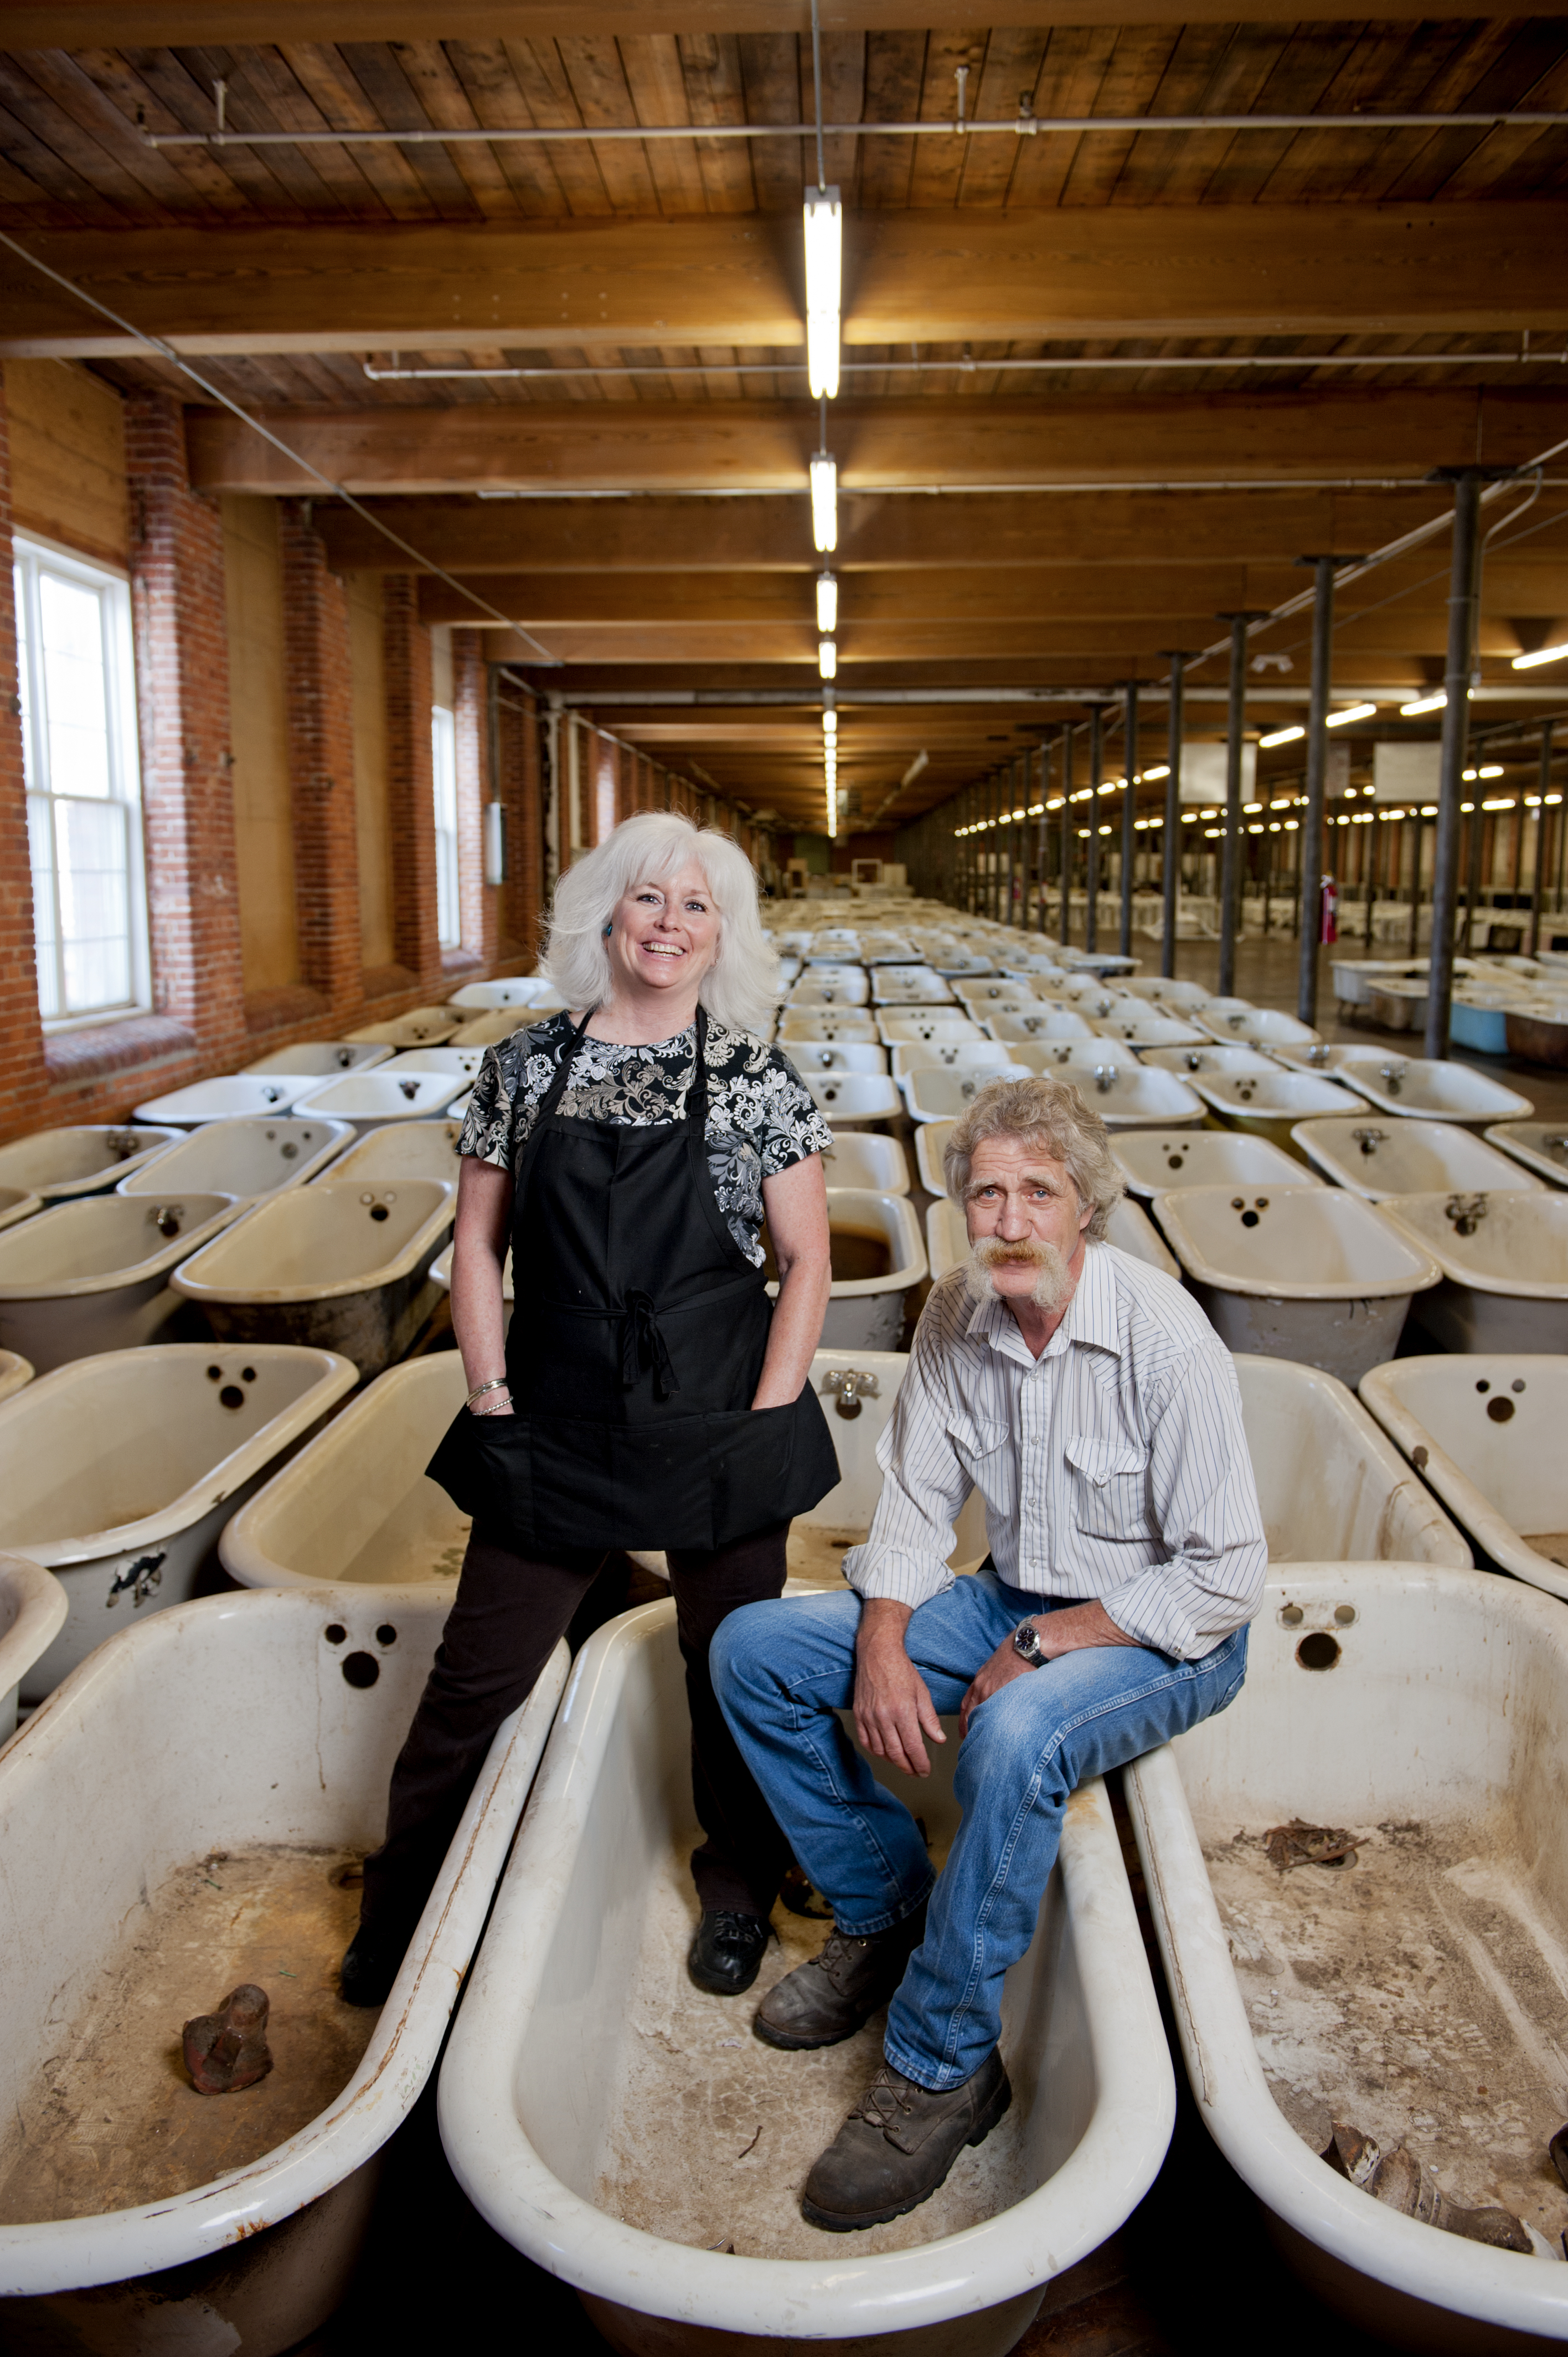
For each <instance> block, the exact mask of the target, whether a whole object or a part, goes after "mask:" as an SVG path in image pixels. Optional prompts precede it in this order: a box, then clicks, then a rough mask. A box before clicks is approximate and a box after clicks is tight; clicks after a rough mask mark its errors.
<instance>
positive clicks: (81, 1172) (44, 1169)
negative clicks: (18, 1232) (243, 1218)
mask: <svg viewBox="0 0 1568 2357" xmlns="http://www.w3.org/2000/svg"><path fill="white" fill-rule="evenodd" d="M181 1135H182V1133H181V1132H180V1131H179V1130H177V1129H174V1128H166V1127H164V1126H162V1125H146V1126H143V1127H141V1128H137V1127H134V1126H132V1125H125V1124H122V1125H114V1124H113V1123H111V1124H98V1123H88V1124H84V1125H80V1126H73V1127H70V1128H67V1129H38V1130H35V1131H34V1132H33V1134H32V1135H31V1136H30V1137H17V1138H14V1139H13V1140H12V1142H11V1144H10V1145H9V1146H0V1187H17V1188H20V1189H23V1190H24V1191H25V1192H26V1193H27V1194H32V1195H41V1196H42V1197H43V1198H44V1200H45V1201H46V1202H61V1201H65V1200H68V1199H69V1198H70V1197H71V1196H73V1195H98V1194H103V1193H105V1192H107V1190H108V1189H110V1188H112V1187H116V1186H118V1184H119V1182H120V1180H121V1179H127V1178H129V1177H130V1175H131V1173H132V1172H133V1171H134V1170H139V1169H140V1168H142V1167H143V1165H144V1164H145V1162H146V1161H147V1159H148V1157H150V1156H152V1155H154V1154H159V1153H161V1152H162V1150H163V1148H164V1147H165V1146H173V1145H175V1144H176V1143H177V1140H178V1139H179V1137H180V1136H181Z"/></svg>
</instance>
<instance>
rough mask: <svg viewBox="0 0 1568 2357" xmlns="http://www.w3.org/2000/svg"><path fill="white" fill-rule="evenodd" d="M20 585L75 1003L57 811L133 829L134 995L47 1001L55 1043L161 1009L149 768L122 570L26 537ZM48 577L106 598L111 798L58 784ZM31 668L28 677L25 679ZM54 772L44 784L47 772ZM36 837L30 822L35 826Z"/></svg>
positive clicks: (26, 740)
mask: <svg viewBox="0 0 1568 2357" xmlns="http://www.w3.org/2000/svg"><path fill="white" fill-rule="evenodd" d="M12 559H13V566H14V572H13V579H14V581H15V583H16V597H17V613H16V654H17V674H18V676H17V685H18V687H19V688H20V690H21V693H22V702H23V707H24V712H25V715H26V718H25V720H24V726H23V775H24V780H25V791H26V796H27V810H28V816H29V822H30V819H31V812H32V806H33V804H34V802H43V803H45V804H46V805H47V806H48V813H49V833H50V851H51V859H52V865H51V867H50V876H51V878H52V879H54V881H53V889H54V893H55V901H54V912H53V913H54V942H55V947H54V958H55V977H54V978H55V986H56V991H57V995H58V996H59V1000H60V1001H61V1002H62V1003H63V1000H64V996H65V964H64V952H63V948H62V933H61V925H60V908H59V881H58V879H59V834H58V832H57V830H56V827H55V821H54V813H55V811H56V809H57V808H58V807H59V805H60V804H61V803H68V802H93V803H102V802H109V803H113V804H114V805H115V806H117V807H118V808H119V810H120V811H121V812H122V813H123V820H124V829H125V849H126V857H125V930H126V935H127V944H126V945H127V952H128V957H127V963H128V968H129V982H130V994H129V996H127V997H125V998H119V999H114V1000H113V1001H112V1002H108V1003H106V1004H104V1005H103V1006H95V1007H90V1008H85V1009H81V1010H80V1011H75V1012H70V1013H60V1014H58V1015H45V1014H44V1013H43V999H42V994H41V992H40V993H39V997H38V1008H39V1021H40V1022H41V1024H42V1026H43V1028H44V1031H45V1033H46V1035H47V1036H48V1037H50V1038H52V1037H54V1036H55V1035H56V1034H57V1033H60V1032H70V1031H81V1030H86V1029H91V1028H96V1027H97V1026H100V1025H102V1024H106V1023H119V1022H124V1021H127V1020H129V1019H130V1018H132V1017H135V1016H138V1015H145V1014H147V1013H149V1012H150V1011H151V1008H152V1005H153V990H152V943H151V938H150V929H149V925H148V912H147V877H146V844H145V834H144V828H143V816H142V813H143V803H142V764H141V744H140V735H139V731H138V728H137V723H136V668H135V642H134V631H133V625H132V612H131V583H130V576H128V574H126V573H125V572H124V571H123V570H122V569H121V568H120V567H119V566H117V565H105V564H103V563H102V562H100V561H98V560H95V559H92V558H90V557H85V556H82V555H81V554H79V553H78V552H77V551H76V550H75V549H72V548H67V547H65V546H63V545H62V544H60V543H59V542H58V541H52V540H49V539H48V538H46V536H45V535H44V534H43V533H35V532H23V531H18V532H16V533H15V535H14V537H13V543H12ZM40 574H53V575H55V576H57V577H59V578H60V579H62V580H65V581H68V582H70V583H72V584H73V585H74V586H77V587H84V588H88V589H91V590H92V591H94V592H95V593H96V594H97V595H98V596H99V597H101V598H102V610H103V686H104V705H105V716H106V732H105V733H106V744H105V750H106V753H107V757H108V771H109V791H108V793H107V794H106V795H78V794H70V793H59V794H57V793H56V792H55V791H54V788H53V784H52V781H51V780H48V774H47V773H48V739H47V734H46V732H45V727H44V726H43V725H41V724H43V723H45V722H46V720H47V714H48V699H47V694H46V692H45V686H44V679H43V632H42V612H41V602H40V594H39V586H38V585H39V577H40ZM24 660H25V662H26V665H27V675H26V676H23V672H22V666H23V662H24ZM40 768H41V769H42V770H44V772H45V777H44V780H43V782H40V781H39V778H38V770H39V769H40ZM29 833H30V824H29ZM28 875H29V885H30V887H31V888H33V889H35V890H36V883H35V882H34V876H35V871H34V870H33V867H32V864H31V858H30V856H29V863H28ZM34 944H35V956H37V954H38V931H37V909H36V908H35V910H34Z"/></svg>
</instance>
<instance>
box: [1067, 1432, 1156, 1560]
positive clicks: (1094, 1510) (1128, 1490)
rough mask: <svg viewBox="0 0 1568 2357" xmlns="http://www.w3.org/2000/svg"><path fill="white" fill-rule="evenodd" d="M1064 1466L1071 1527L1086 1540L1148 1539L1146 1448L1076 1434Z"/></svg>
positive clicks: (1147, 1465) (1068, 1447) (1147, 1462)
mask: <svg viewBox="0 0 1568 2357" xmlns="http://www.w3.org/2000/svg"><path fill="white" fill-rule="evenodd" d="M1067 1460H1068V1463H1069V1466H1070V1467H1071V1468H1072V1517H1073V1521H1074V1522H1075V1523H1077V1525H1078V1527H1079V1530H1080V1531H1082V1532H1083V1534H1084V1535H1085V1536H1086V1537H1087V1538H1092V1539H1133V1540H1144V1539H1147V1537H1148V1536H1149V1507H1148V1475H1149V1452H1148V1450H1147V1449H1146V1448H1129V1447H1128V1446H1127V1444H1126V1443H1125V1442H1124V1441H1116V1440H1101V1439H1098V1438H1094V1437H1090V1435H1088V1434H1086V1433H1075V1434H1074V1436H1073V1437H1072V1438H1071V1439H1070V1440H1069V1442H1068V1445H1067Z"/></svg>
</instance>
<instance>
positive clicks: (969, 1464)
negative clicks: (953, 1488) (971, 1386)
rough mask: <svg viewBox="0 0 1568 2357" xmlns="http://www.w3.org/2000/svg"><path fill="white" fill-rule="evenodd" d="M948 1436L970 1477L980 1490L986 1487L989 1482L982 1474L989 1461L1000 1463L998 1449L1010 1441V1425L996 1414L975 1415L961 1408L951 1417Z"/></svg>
mask: <svg viewBox="0 0 1568 2357" xmlns="http://www.w3.org/2000/svg"><path fill="white" fill-rule="evenodd" d="M948 1438H949V1439H950V1441H951V1443H952V1446H953V1453H954V1455H955V1456H956V1457H957V1458H958V1461H959V1463H960V1464H961V1466H962V1467H963V1469H964V1471H965V1472H966V1473H967V1474H968V1475H969V1478H970V1480H972V1482H973V1483H974V1484H975V1486H976V1488H977V1489H986V1488H987V1487H988V1485H987V1483H986V1482H985V1481H983V1480H982V1478H981V1477H982V1475H983V1472H984V1470H985V1469H986V1467H987V1465H988V1464H989V1465H992V1466H994V1464H995V1463H996V1461H997V1458H996V1452H997V1451H998V1449H1000V1448H1004V1446H1005V1444H1006V1440H1007V1426H1005V1425H1004V1424H1003V1423H1002V1422H1000V1421H999V1420H998V1419H997V1418H996V1417H993V1416H986V1415H970V1414H969V1413H968V1411H967V1410H964V1409H959V1410H956V1411H955V1412H954V1413H953V1414H952V1415H950V1416H949V1418H948ZM989 1486H990V1487H994V1484H991V1485H989Z"/></svg>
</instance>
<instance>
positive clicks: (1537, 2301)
mask: <svg viewBox="0 0 1568 2357" xmlns="http://www.w3.org/2000/svg"><path fill="white" fill-rule="evenodd" d="M1282 1569H1283V1570H1285V1571H1286V1572H1288V1577H1287V1578H1283V1579H1275V1578H1274V1577H1273V1573H1272V1572H1271V1574H1270V1577H1269V1578H1268V1581H1267V1583H1266V1584H1265V1587H1264V1591H1263V1593H1264V1603H1263V1605H1262V1607H1261V1608H1260V1613H1259V1618H1260V1619H1262V1614H1263V1612H1265V1611H1267V1610H1268V1609H1269V1604H1270V1602H1271V1600H1278V1599H1283V1598H1284V1596H1285V1595H1286V1593H1287V1591H1288V1593H1289V1594H1290V1596H1291V1597H1292V1598H1300V1597H1302V1596H1303V1595H1305V1594H1306V1593H1308V1592H1309V1590H1311V1589H1314V1588H1316V1590H1317V1591H1318V1592H1321V1593H1323V1594H1325V1595H1327V1596H1329V1597H1332V1596H1334V1595H1335V1594H1339V1595H1346V1594H1348V1591H1349V1590H1350V1588H1351V1587H1353V1586H1357V1585H1359V1587H1361V1588H1362V1589H1363V1590H1364V1589H1365V1587H1366V1586H1367V1584H1368V1581H1369V1579H1372V1580H1375V1581H1376V1582H1377V1583H1378V1584H1379V1585H1380V1586H1383V1587H1387V1585H1388V1584H1389V1582H1390V1580H1391V1577H1392V1578H1394V1579H1397V1580H1399V1581H1400V1582H1401V1584H1402V1587H1403V1589H1404V1590H1405V1591H1406V1592H1409V1591H1410V1590H1411V1589H1412V1588H1413V1589H1416V1590H1417V1591H1418V1592H1423V1593H1424V1594H1425V1595H1427V1596H1433V1595H1441V1594H1443V1593H1444V1591H1446V1592H1448V1593H1450V1594H1455V1593H1465V1594H1469V1595H1471V1596H1474V1597H1476V1598H1477V1599H1479V1598H1481V1597H1483V1596H1484V1597H1485V1598H1486V1599H1487V1602H1488V1603H1490V1604H1492V1605H1493V1606H1495V1607H1497V1608H1498V1609H1501V1610H1502V1611H1504V1612H1505V1613H1510V1614H1518V1615H1519V1616H1520V1617H1521V1618H1523V1619H1526V1620H1533V1621H1534V1622H1535V1623H1536V1625H1537V1627H1538V1629H1539V1631H1540V1633H1541V1635H1542V1636H1543V1637H1546V1638H1548V1639H1549V1640H1552V1641H1555V1643H1556V1645H1557V1647H1558V1648H1559V1649H1560V1650H1561V1649H1563V1647H1564V1646H1568V1623H1564V1621H1563V1618H1562V1615H1561V1613H1560V1611H1559V1609H1558V1607H1557V1604H1556V1602H1555V1600H1554V1599H1551V1598H1547V1597H1545V1596H1543V1595H1541V1594H1539V1593H1537V1592H1535V1591H1533V1590H1531V1589H1530V1588H1528V1587H1504V1585H1503V1584H1502V1583H1501V1582H1500V1581H1498V1579H1497V1578H1496V1577H1495V1576H1494V1575H1493V1574H1491V1573H1489V1572H1478V1571H1462V1570H1459V1569H1456V1568H1455V1569H1450V1568H1448V1567H1447V1566H1444V1565H1439V1564H1422V1563H1405V1562H1391V1563H1348V1564H1337V1563H1314V1564H1306V1563H1302V1564H1291V1565H1289V1566H1282ZM1178 1740H1179V1738H1178ZM1122 1774H1123V1781H1124V1789H1125V1791H1126V1794H1127V1802H1128V1807H1129V1811H1130V1813H1131V1815H1132V1819H1133V1834H1134V1837H1135V1839H1136V1842H1137V1846H1138V1857H1139V1861H1140V1863H1141V1865H1142V1867H1143V1869H1144V1880H1145V1883H1146V1885H1147V1888H1148V1893H1149V1904H1150V1910H1151V1912H1152V1914H1153V1916H1154V1921H1155V1936H1156V1938H1157V1940H1158V1942H1159V1949H1160V1959H1161V1963H1162V1964H1163V1965H1164V1968H1165V1986H1166V1987H1167V1989H1168V1990H1169V1993H1170V1997H1171V2004H1172V2007H1173V2009H1174V2011H1175V2014H1176V2029H1177V2034H1178V2036H1179V2038H1180V2040H1181V2049H1182V2058H1183V2061H1184V2062H1185V2063H1186V2066H1187V2078H1188V2081H1189V2083H1190V2084H1191V2087H1192V2091H1193V2093H1194V2095H1195V2097H1196V2099H1197V2108H1198V2111H1199V2113H1200V2115H1202V2118H1203V2123H1204V2126H1206V2127H1207V2128H1208V2133H1209V2135H1210V2136H1212V2137H1213V2138H1214V2141H1215V2143H1216V2144H1217V2145H1218V2146H1219V2149H1220V2151H1221V2152H1222V2153H1223V2154H1224V2156H1225V2158H1226V2159H1227V2160H1228V2161H1229V2162H1230V2165H1231V2167H1232V2168H1233V2169H1235V2170H1236V2173H1237V2175H1238V2176H1239V2177H1240V2178H1241V2179H1242V2180H1243V2182H1244V2183H1246V2184H1247V2185H1248V2186H1249V2187H1250V2188H1251V2190H1252V2192H1253V2193H1255V2194H1256V2195H1257V2197H1258V2199H1259V2200H1260V2201H1262V2202H1263V2203H1264V2205H1265V2207H1267V2208H1268V2209H1270V2210H1271V2211H1273V2212H1274V2214H1275V2215H1276V2216H1278V2217H1281V2218H1283V2220H1284V2221H1285V2222H1286V2223H1287V2224H1288V2225H1290V2226H1293V2227H1294V2229H1295V2231H1296V2232H1297V2233H1299V2234H1301V2235H1303V2236H1305V2239H1306V2240H1307V2241H1308V2242H1310V2243H1313V2244H1316V2246H1317V2247H1318V2248H1319V2249H1320V2250H1325V2251H1327V2252H1329V2253H1330V2254H1331V2255H1333V2256H1334V2257H1336V2258H1337V2259H1339V2260H1341V2261H1342V2262H1344V2263H1345V2264H1346V2265H1347V2266H1352V2267H1354V2268H1356V2269H1357V2270H1358V2272H1359V2273H1360V2274H1363V2275H1367V2276H1371V2277H1372V2278H1373V2280H1374V2281H1376V2282H1379V2283H1384V2284H1390V2285H1391V2286H1392V2287H1394V2288H1395V2289H1397V2290H1401V2291H1403V2292H1406V2293H1408V2294H1409V2295H1410V2296H1411V2297H1412V2298H1417V2299H1422V2300H1424V2301H1426V2302H1427V2303H1429V2304H1435V2305H1437V2306H1439V2307H1442V2308H1446V2309H1453V2310H1455V2311H1456V2312H1457V2313H1458V2314H1460V2315H1462V2316H1467V2317H1471V2318H1473V2319H1476V2320H1477V2321H1478V2322H1481V2323H1495V2324H1506V2325H1509V2326H1510V2327H1511V2328H1513V2329H1514V2330H1519V2331H1523V2332H1530V2331H1535V2332H1543V2333H1545V2334H1546V2335H1547V2336H1548V2337H1550V2338H1552V2339H1557V2340H1562V2339H1564V2338H1568V2271H1564V2270H1563V2269H1562V2267H1561V2263H1560V2262H1558V2261H1556V2260H1552V2259H1542V2258H1540V2257H1539V2256H1537V2255H1534V2254H1533V2253H1532V2254H1531V2255H1530V2257H1529V2258H1528V2259H1527V2258H1525V2256H1524V2255H1523V2254H1521V2253H1519V2252H1514V2251H1498V2250H1492V2249H1490V2248H1488V2247H1487V2245H1486V2244H1479V2243H1471V2242H1468V2241H1466V2240H1465V2239H1464V2238H1463V2237H1462V2236H1459V2235H1455V2234H1444V2233H1439V2232H1438V2231H1437V2230H1436V2229H1435V2228H1431V2227H1426V2226H1423V2225H1422V2224H1420V2223H1419V2222H1418V2221H1417V2220H1415V2219H1413V2218H1406V2217H1404V2216H1402V2214H1401V2213H1400V2212H1396V2211H1393V2210H1390V2209H1388V2208H1386V2207H1385V2206H1384V2205H1383V2204H1382V2203H1380V2202H1378V2201H1372V2200H1370V2199H1369V2197H1368V2196H1367V2195H1365V2194H1363V2193H1361V2192H1360V2191H1359V2189H1358V2188H1357V2187H1355V2186H1353V2185H1351V2184H1349V2183H1348V2182H1347V2180H1346V2179H1343V2178H1340V2177H1338V2176H1337V2175H1336V2174H1335V2172H1334V2171H1333V2170H1332V2169H1328V2168H1326V2167H1325V2166H1324V2164H1323V2163H1322V2162H1321V2161H1319V2160H1318V2159H1317V2158H1316V2155H1315V2154H1314V2153H1313V2152H1312V2151H1311V2150H1310V2148H1309V2147H1307V2146H1306V2145H1305V2143H1303V2141H1302V2139H1301V2138H1300V2137H1299V2136H1297V2135H1296V2134H1295V2131H1294V2129H1293V2128H1292V2127H1291V2126H1290V2125H1289V2123H1288V2122H1287V2121H1286V2119H1285V2117H1284V2115H1283V2112H1281V2111H1280V2109H1279V2107H1278V2105H1277V2104H1275V2102H1274V2099H1273V2096H1272V2095H1271V2094H1270V2093H1269V2090H1268V2082H1267V2080H1266V2079H1265V2077H1264V2075H1263V2067H1262V2062H1261V2061H1260V2060H1259V2058H1258V2052H1257V2048H1256V2045H1255V2044H1254V2042H1253V2039H1252V2032H1251V2025H1250V2023H1249V2022H1248V2019H1247V2014H1246V2008H1245V2007H1244V2005H1243V2003H1242V1999H1241V1994H1240V1988H1239V1987H1238V1986H1237V1982H1236V1974H1235V1967H1234V1965H1233V1964H1232V1963H1231V1959H1230V1946H1229V1943H1228V1941H1227V1938H1226V1934H1225V1930H1224V1926H1223V1924H1222V1923H1221V1921H1220V1919H1219V1907H1218V1904H1217V1903H1216V1900H1215V1897H1214V1890H1213V1886H1212V1884H1211V1883H1210V1881H1209V1879H1208V1867H1207V1866H1206V1865H1205V1863H1204V1857H1203V1850H1202V1846H1201V1845H1200V1843H1199V1841H1198V1837H1197V1826H1196V1825H1195V1824H1194V1822H1193V1817H1192V1811H1191V1808H1190V1806H1189V1804H1188V1803H1187V1792H1186V1788H1185V1787H1184V1785H1183V1783H1182V1780H1181V1770H1180V1769H1179V1767H1178V1766H1177V1764H1176V1749H1175V1746H1173V1745H1171V1744H1168V1743H1165V1744H1161V1745H1159V1746H1158V1747H1157V1749H1155V1750H1153V1751H1149V1752H1145V1753H1144V1757H1143V1758H1142V1759H1141V1760H1133V1761H1132V1762H1131V1763H1130V1764H1129V1765H1128V1767H1127V1768H1126V1769H1124V1770H1123V1771H1122ZM1173 1925H1179V1927H1180V1928H1179V1934H1178V1933H1177V1932H1175V1931H1173V1928H1172V1927H1173ZM1530 2269H1533V2270H1535V2272H1534V2273H1533V2274H1530V2273H1528V2272H1527V2270H1530ZM1548 2269H1550V2270H1551V2274H1550V2276H1549V2275H1548V2274H1547V2273H1546V2271H1547V2270H1548ZM1553 2294H1555V2295H1556V2296H1555V2297H1552V2295H1553Z"/></svg>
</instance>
